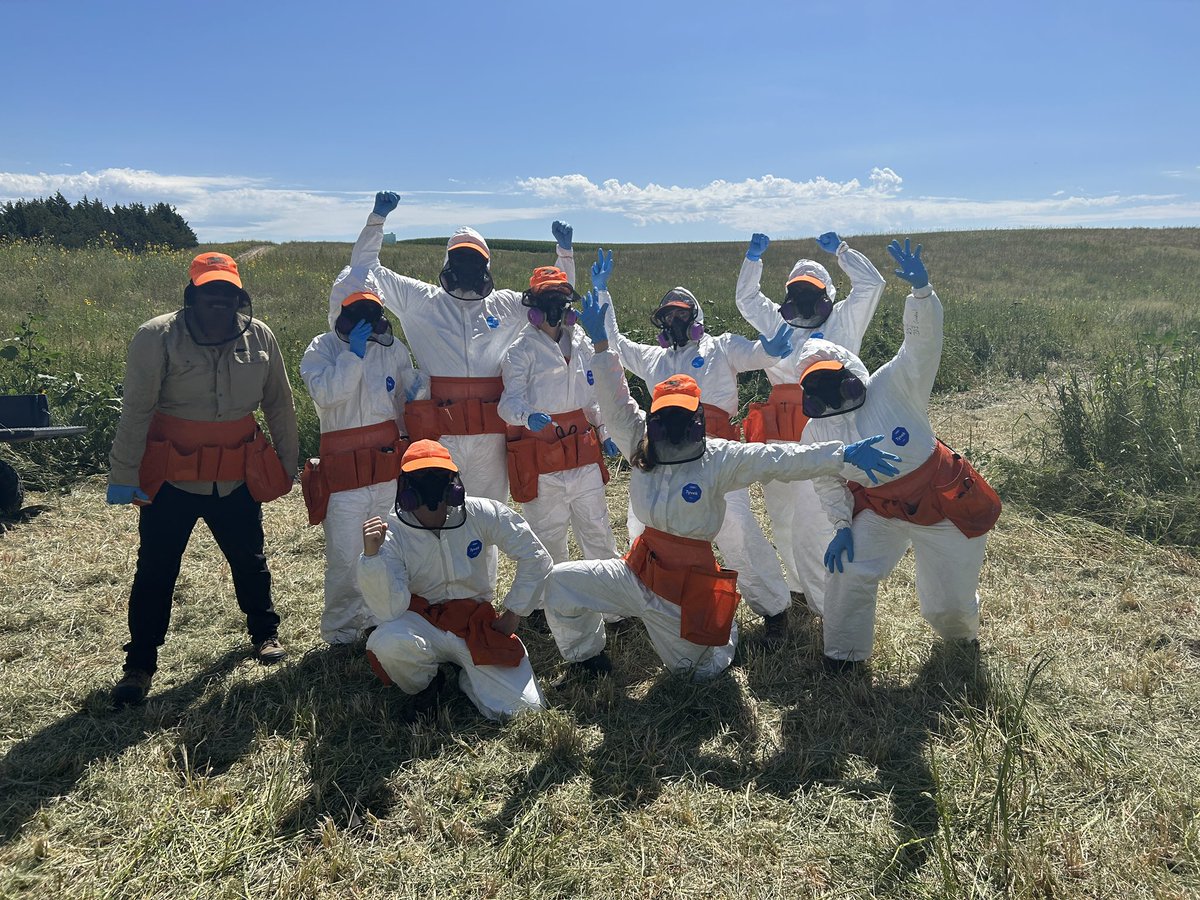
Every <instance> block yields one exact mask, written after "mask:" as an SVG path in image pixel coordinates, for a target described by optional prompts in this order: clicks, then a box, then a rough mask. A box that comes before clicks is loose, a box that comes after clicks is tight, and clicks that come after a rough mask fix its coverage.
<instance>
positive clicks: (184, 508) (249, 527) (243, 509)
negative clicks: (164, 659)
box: [125, 484, 279, 672]
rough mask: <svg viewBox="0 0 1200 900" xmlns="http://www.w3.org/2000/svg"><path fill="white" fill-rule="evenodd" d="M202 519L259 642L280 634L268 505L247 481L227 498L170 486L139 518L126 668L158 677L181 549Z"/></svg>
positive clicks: (181, 554)
mask: <svg viewBox="0 0 1200 900" xmlns="http://www.w3.org/2000/svg"><path fill="white" fill-rule="evenodd" d="M198 519H203V520H204V521H205V523H206V524H207V525H208V530H209V531H211V532H212V536H213V538H214V539H215V540H216V542H217V546H218V547H220V548H221V552H222V553H224V554H225V558H226V559H227V560H228V561H229V568H230V570H231V571H232V573H233V587H234V591H235V592H236V593H237V601H238V606H240V607H241V608H242V612H244V613H245V614H246V625H247V627H248V628H249V630H250V640H251V641H253V642H254V643H255V644H257V643H259V642H260V641H264V640H266V639H267V638H270V637H275V636H276V635H277V634H278V631H279V616H278V615H276V613H275V609H274V608H273V607H272V605H271V573H270V572H269V571H268V570H267V557H266V555H265V554H264V553H263V528H262V504H261V503H258V502H257V501H255V500H254V499H253V498H252V497H251V496H250V492H249V491H248V490H246V486H245V485H244V484H243V485H242V486H241V487H239V488H238V489H237V490H235V491H233V492H232V493H231V494H229V495H228V496H226V497H221V496H219V495H218V494H217V492H216V490H215V488H214V490H213V493H211V494H189V493H188V492H187V491H181V490H180V489H179V488H177V487H174V486H172V485H170V484H164V485H163V486H162V488H161V489H160V490H159V492H158V494H157V495H155V497H154V502H153V503H151V504H150V505H149V506H143V507H142V508H141V510H140V518H139V520H138V535H139V536H140V537H141V546H139V547H138V561H137V572H136V573H135V574H134V576H133V590H131V591H130V593H129V643H128V644H126V645H125V668H126V669H144V670H145V671H147V672H153V671H154V670H155V669H156V668H157V666H158V648H159V647H161V646H162V645H163V641H164V640H166V637H167V626H168V625H169V624H170V621H171V597H172V595H173V594H174V593H175V580H176V579H177V578H178V577H179V564H180V562H182V560H183V551H184V549H186V547H187V544H188V538H190V537H191V535H192V529H193V528H194V527H195V525H196V521H197V520H198Z"/></svg>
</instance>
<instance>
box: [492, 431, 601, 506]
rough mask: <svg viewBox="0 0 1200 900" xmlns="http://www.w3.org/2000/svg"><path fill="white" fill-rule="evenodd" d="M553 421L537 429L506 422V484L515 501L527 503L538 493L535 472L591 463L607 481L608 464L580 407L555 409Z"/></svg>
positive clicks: (552, 470)
mask: <svg viewBox="0 0 1200 900" xmlns="http://www.w3.org/2000/svg"><path fill="white" fill-rule="evenodd" d="M554 422H555V423H556V424H557V425H558V427H557V428H555V427H554V425H547V426H546V427H545V428H543V429H542V430H541V431H530V430H529V429H528V428H526V427H525V426H524V425H520V426H509V429H508V443H507V444H506V446H505V449H506V451H507V456H508V488H509V490H510V491H511V492H512V498H513V500H515V501H516V502H517V503H528V502H529V501H530V500H534V499H536V498H537V495H538V476H539V475H549V474H550V473H551V472H565V471H567V470H568V469H581V468H583V467H584V466H590V465H592V464H593V463H594V464H595V465H597V466H599V468H600V478H601V479H602V480H603V482H604V483H605V484H608V466H606V465H604V454H603V453H602V452H601V449H600V437H599V435H597V434H596V431H595V429H594V428H592V426H591V423H589V422H588V420H587V416H585V415H584V414H583V410H581V409H575V410H572V411H571V412H565V413H556V414H555V415H554Z"/></svg>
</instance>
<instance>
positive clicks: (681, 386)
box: [650, 375, 700, 412]
mask: <svg viewBox="0 0 1200 900" xmlns="http://www.w3.org/2000/svg"><path fill="white" fill-rule="evenodd" d="M666 406H679V407H682V408H683V409H686V410H689V411H691V412H695V411H696V408H697V407H699V406H700V385H698V384H696V379H695V378H692V377H691V376H690V375H672V376H671V377H670V378H668V379H667V380H666V381H660V382H659V383H658V384H656V385H655V386H654V397H653V399H652V400H651V402H650V412H658V411H659V410H660V409H662V408H663V407H666Z"/></svg>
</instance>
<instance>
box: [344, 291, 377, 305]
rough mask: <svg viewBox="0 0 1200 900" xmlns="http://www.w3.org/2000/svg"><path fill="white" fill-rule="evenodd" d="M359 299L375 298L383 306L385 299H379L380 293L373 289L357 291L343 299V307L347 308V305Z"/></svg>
mask: <svg viewBox="0 0 1200 900" xmlns="http://www.w3.org/2000/svg"><path fill="white" fill-rule="evenodd" d="M359 300H374V301H375V302H376V303H378V304H379V305H380V306H383V301H382V300H380V299H379V295H378V294H375V293H373V292H371V291H355V292H354V293H353V294H351V295H350V296H349V297H347V298H346V299H345V300H343V301H342V308H343V309H345V308H346V307H347V306H350V305H351V304H354V303H357V302H358V301H359Z"/></svg>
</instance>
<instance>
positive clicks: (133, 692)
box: [112, 669, 154, 709]
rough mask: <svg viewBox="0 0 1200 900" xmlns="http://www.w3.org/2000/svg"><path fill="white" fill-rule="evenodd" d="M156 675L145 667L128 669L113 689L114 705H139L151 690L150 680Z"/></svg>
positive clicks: (118, 707) (119, 706)
mask: <svg viewBox="0 0 1200 900" xmlns="http://www.w3.org/2000/svg"><path fill="white" fill-rule="evenodd" d="M153 678H154V675H153V674H152V673H150V672H147V671H146V670H145V669H126V670H125V675H124V677H122V678H121V680H120V681H118V682H117V683H116V684H115V685H114V686H113V689H112V701H113V706H115V707H116V708H117V709H120V708H121V707H123V706H137V705H138V704H139V703H141V702H142V701H143V700H145V699H146V694H148V693H149V692H150V681H151V680H152V679H153Z"/></svg>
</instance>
